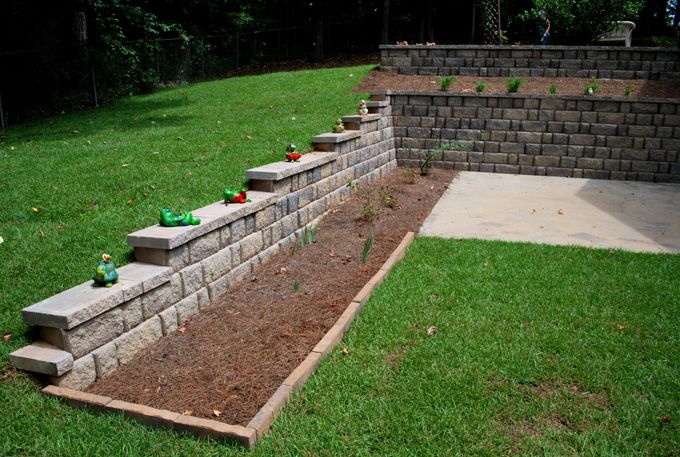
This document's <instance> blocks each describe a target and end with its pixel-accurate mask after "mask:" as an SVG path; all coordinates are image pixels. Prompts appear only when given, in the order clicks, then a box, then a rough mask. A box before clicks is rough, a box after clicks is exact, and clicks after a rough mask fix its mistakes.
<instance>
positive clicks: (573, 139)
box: [569, 134, 595, 146]
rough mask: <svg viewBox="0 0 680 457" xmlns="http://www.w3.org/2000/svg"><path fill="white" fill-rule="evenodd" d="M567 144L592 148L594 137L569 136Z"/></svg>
mask: <svg viewBox="0 0 680 457" xmlns="http://www.w3.org/2000/svg"><path fill="white" fill-rule="evenodd" d="M569 144H573V145H577V146H594V145H595V137H594V136H593V135H578V134H574V135H571V136H569Z"/></svg>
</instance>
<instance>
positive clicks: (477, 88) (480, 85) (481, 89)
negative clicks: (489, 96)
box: [475, 81, 486, 92]
mask: <svg viewBox="0 0 680 457" xmlns="http://www.w3.org/2000/svg"><path fill="white" fill-rule="evenodd" d="M485 90H486V83H485V82H483V81H478V82H477V83H476V84H475V92H484V91H485Z"/></svg>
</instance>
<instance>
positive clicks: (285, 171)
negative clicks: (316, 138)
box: [246, 152, 338, 181]
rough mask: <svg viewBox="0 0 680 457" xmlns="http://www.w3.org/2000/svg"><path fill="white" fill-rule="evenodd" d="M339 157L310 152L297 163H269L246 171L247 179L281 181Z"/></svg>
mask: <svg viewBox="0 0 680 457" xmlns="http://www.w3.org/2000/svg"><path fill="white" fill-rule="evenodd" d="M337 157H338V155H337V154H335V153H333V152H309V153H307V154H303V155H302V157H300V160H299V161H297V162H287V161H285V160H282V161H280V162H274V163H268V164H266V165H262V166H261V167H256V168H251V169H250V170H246V178H248V179H257V180H267V181H280V180H282V179H284V178H287V177H289V176H293V175H296V174H299V173H302V172H304V171H307V170H311V169H312V168H316V167H320V166H321V165H323V164H326V163H328V162H332V161H334V160H336V159H337Z"/></svg>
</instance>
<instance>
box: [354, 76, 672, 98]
mask: <svg viewBox="0 0 680 457" xmlns="http://www.w3.org/2000/svg"><path fill="white" fill-rule="evenodd" d="M456 78H457V79H456V81H455V82H453V83H452V84H451V85H450V86H449V88H448V90H447V92H464V93H475V85H476V84H477V82H479V81H482V82H484V83H486V84H487V87H486V90H485V93H493V94H505V93H507V81H508V78H505V77H501V78H499V77H493V78H492V77H483V76H457V77H456ZM521 79H522V80H523V83H522V85H521V86H520V87H519V90H518V91H517V93H519V94H543V95H548V94H549V93H550V92H549V89H550V86H551V85H552V84H555V85H556V86H557V94H558V95H583V86H584V85H585V84H586V83H588V82H590V79H589V78H538V77H535V78H529V77H522V78H521ZM598 82H599V84H600V90H599V91H598V92H597V93H596V94H595V96H596V97H597V96H617V97H623V96H624V92H625V90H626V87H629V86H630V87H632V88H633V92H632V93H631V94H630V96H631V97H659V98H680V83H679V82H678V81H677V80H658V81H647V80H641V79H633V80H630V79H628V80H624V79H599V80H598ZM388 89H390V90H405V91H418V92H431V91H438V90H439V78H438V77H434V76H417V75H399V74H396V73H392V72H387V71H379V70H374V71H372V72H371V73H370V74H369V75H368V76H367V77H366V78H365V79H364V81H363V82H362V83H361V85H359V87H358V88H357V89H356V91H357V92H376V91H384V90H388Z"/></svg>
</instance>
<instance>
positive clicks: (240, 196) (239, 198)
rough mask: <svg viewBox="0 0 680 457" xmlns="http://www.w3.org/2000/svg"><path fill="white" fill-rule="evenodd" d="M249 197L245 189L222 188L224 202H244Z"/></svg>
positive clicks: (247, 200)
mask: <svg viewBox="0 0 680 457" xmlns="http://www.w3.org/2000/svg"><path fill="white" fill-rule="evenodd" d="M249 201H250V199H249V198H248V195H247V193H246V190H245V189H238V190H231V189H229V188H226V189H224V203H227V204H229V203H246V202H249Z"/></svg>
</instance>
